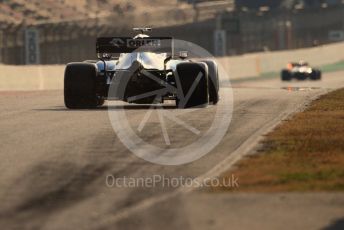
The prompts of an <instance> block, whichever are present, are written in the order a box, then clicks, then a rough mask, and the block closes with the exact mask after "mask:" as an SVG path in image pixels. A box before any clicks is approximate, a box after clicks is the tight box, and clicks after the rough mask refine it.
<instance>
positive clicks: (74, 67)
mask: <svg viewBox="0 0 344 230" xmlns="http://www.w3.org/2000/svg"><path fill="white" fill-rule="evenodd" d="M96 75H97V70H96V66H95V65H93V64H90V63H71V64H68V65H67V67H66V70H65V76H64V102H65V105H66V107H67V108H69V109H90V108H95V107H97V106H99V105H102V104H103V103H104V102H103V101H102V100H101V99H100V98H98V97H97V95H96Z"/></svg>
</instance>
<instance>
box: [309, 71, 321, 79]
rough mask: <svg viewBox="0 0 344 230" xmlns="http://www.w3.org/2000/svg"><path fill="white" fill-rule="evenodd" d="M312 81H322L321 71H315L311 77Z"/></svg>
mask: <svg viewBox="0 0 344 230" xmlns="http://www.w3.org/2000/svg"><path fill="white" fill-rule="evenodd" d="M310 79H311V80H314V81H315V80H320V79H321V71H320V70H313V72H312V73H311V76H310Z"/></svg>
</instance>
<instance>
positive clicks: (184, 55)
mask: <svg viewBox="0 0 344 230" xmlns="http://www.w3.org/2000/svg"><path fill="white" fill-rule="evenodd" d="M187 57H188V51H179V58H180V59H185V58H187Z"/></svg>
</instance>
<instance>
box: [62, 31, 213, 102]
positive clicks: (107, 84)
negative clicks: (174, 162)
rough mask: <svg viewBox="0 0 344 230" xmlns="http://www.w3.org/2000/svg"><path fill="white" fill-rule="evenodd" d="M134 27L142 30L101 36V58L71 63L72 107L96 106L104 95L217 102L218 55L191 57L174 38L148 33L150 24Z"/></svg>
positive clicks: (67, 91)
mask: <svg viewBox="0 0 344 230" xmlns="http://www.w3.org/2000/svg"><path fill="white" fill-rule="evenodd" d="M134 30H135V31H139V32H140V33H139V34H138V35H136V36H135V37H133V38H131V37H101V38H98V39H97V44H96V51H97V55H98V58H99V59H98V60H94V61H84V62H76V63H69V64H68V65H67V66H66V69H65V77H64V102H65V105H66V107H67V108H69V109H83V108H95V107H97V106H101V105H103V104H104V100H122V101H126V102H129V103H136V104H153V103H163V102H164V100H175V101H176V105H177V106H178V107H179V108H188V107H194V106H205V105H207V104H209V103H211V104H214V105H215V104H217V102H218V101H219V80H218V67H217V63H216V62H215V61H214V60H204V61H193V60H189V59H188V53H187V52H186V51H180V52H179V53H178V55H175V54H174V46H173V39H172V38H170V37H149V36H148V35H146V34H145V32H147V31H151V29H150V28H135V29H134ZM115 54H117V57H115V56H114V55H115ZM109 89H112V90H110V91H109ZM110 94H111V95H110Z"/></svg>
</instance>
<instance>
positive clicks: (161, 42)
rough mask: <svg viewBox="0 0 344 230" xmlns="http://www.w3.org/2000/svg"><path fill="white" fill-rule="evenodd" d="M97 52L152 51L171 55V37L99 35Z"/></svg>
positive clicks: (172, 48)
mask: <svg viewBox="0 0 344 230" xmlns="http://www.w3.org/2000/svg"><path fill="white" fill-rule="evenodd" d="M96 50H97V54H102V53H132V52H134V51H135V50H136V51H137V52H154V53H171V54H172V55H173V50H174V47H173V39H172V38H171V37H146V38H131V37H100V38H97V44H96Z"/></svg>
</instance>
